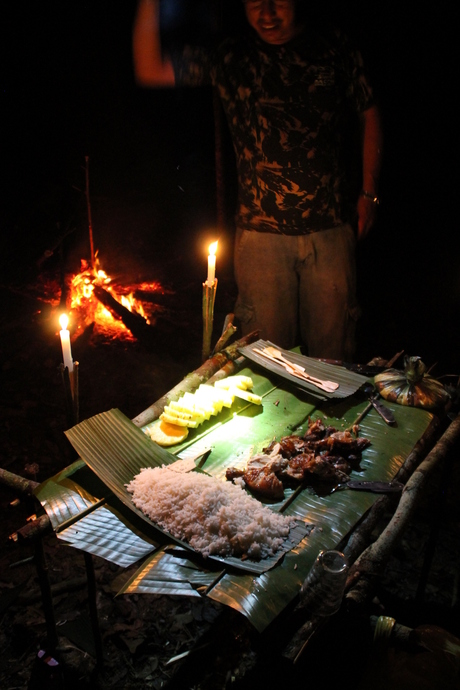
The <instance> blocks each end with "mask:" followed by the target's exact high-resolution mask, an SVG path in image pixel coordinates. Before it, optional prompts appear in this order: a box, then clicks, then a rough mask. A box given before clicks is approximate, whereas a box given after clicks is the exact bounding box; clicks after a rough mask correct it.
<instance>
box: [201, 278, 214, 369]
mask: <svg viewBox="0 0 460 690" xmlns="http://www.w3.org/2000/svg"><path fill="white" fill-rule="evenodd" d="M216 290H217V279H215V280H214V282H213V284H212V285H208V283H207V282H206V283H203V349H202V353H201V359H202V360H203V362H204V361H205V360H206V359H208V357H209V353H210V352H211V340H212V330H213V325H214V303H215V301H216Z"/></svg>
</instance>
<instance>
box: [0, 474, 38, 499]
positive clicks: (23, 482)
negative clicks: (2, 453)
mask: <svg viewBox="0 0 460 690" xmlns="http://www.w3.org/2000/svg"><path fill="white" fill-rule="evenodd" d="M0 484H3V485H4V486H7V487H8V488H9V489H12V490H13V491H18V492H19V493H21V494H28V495H31V494H33V492H34V490H35V489H36V488H37V486H39V482H34V481H32V480H31V479H25V478H24V477H20V476H19V475H17V474H13V472H8V470H4V469H2V468H1V467H0Z"/></svg>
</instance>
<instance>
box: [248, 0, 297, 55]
mask: <svg viewBox="0 0 460 690" xmlns="http://www.w3.org/2000/svg"><path fill="white" fill-rule="evenodd" d="M243 2H244V8H245V10H246V17H247V19H248V22H249V24H250V25H251V26H252V28H253V29H255V31H256V32H257V33H258V35H259V36H260V38H261V39H262V40H263V41H265V42H266V43H271V44H272V45H282V44H283V43H287V41H290V40H291V38H294V36H296V35H297V34H298V33H299V31H300V27H299V25H298V24H297V22H296V17H295V0H243Z"/></svg>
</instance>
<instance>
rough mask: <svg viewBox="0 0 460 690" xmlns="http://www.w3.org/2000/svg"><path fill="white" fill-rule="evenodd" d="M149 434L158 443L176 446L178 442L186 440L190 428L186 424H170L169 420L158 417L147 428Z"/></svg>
mask: <svg viewBox="0 0 460 690" xmlns="http://www.w3.org/2000/svg"><path fill="white" fill-rule="evenodd" d="M147 433H148V435H149V436H150V438H151V439H152V441H155V443H158V445H159V446H165V447H166V446H174V445H176V443H181V442H182V441H185V439H186V438H187V436H188V433H189V432H188V428H187V427H185V426H178V425H177V424H169V423H168V422H165V421H163V420H162V419H158V420H157V421H156V422H154V424H152V426H151V427H150V428H149V429H148V430H147Z"/></svg>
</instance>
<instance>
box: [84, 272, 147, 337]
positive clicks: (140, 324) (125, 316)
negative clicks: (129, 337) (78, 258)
mask: <svg viewBox="0 0 460 690" xmlns="http://www.w3.org/2000/svg"><path fill="white" fill-rule="evenodd" d="M93 294H94V296H95V297H96V299H98V300H99V302H101V304H103V305H104V307H106V309H108V310H109V311H110V313H111V314H112V316H113V317H114V318H115V319H117V320H119V321H122V322H123V323H124V325H125V326H126V328H128V329H129V330H130V331H131V333H132V334H133V336H134V337H135V338H142V337H143V338H145V337H146V336H147V337H148V335H149V334H150V332H151V329H150V326H149V325H148V323H147V321H146V320H145V319H144V317H143V316H141V315H140V314H137V313H136V312H133V311H130V310H129V309H127V308H126V307H124V306H123V305H122V304H120V302H118V301H117V300H116V299H115V298H114V297H112V295H111V294H110V293H109V292H108V291H107V290H105V289H104V288H103V287H101V286H100V285H94V287H93Z"/></svg>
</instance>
